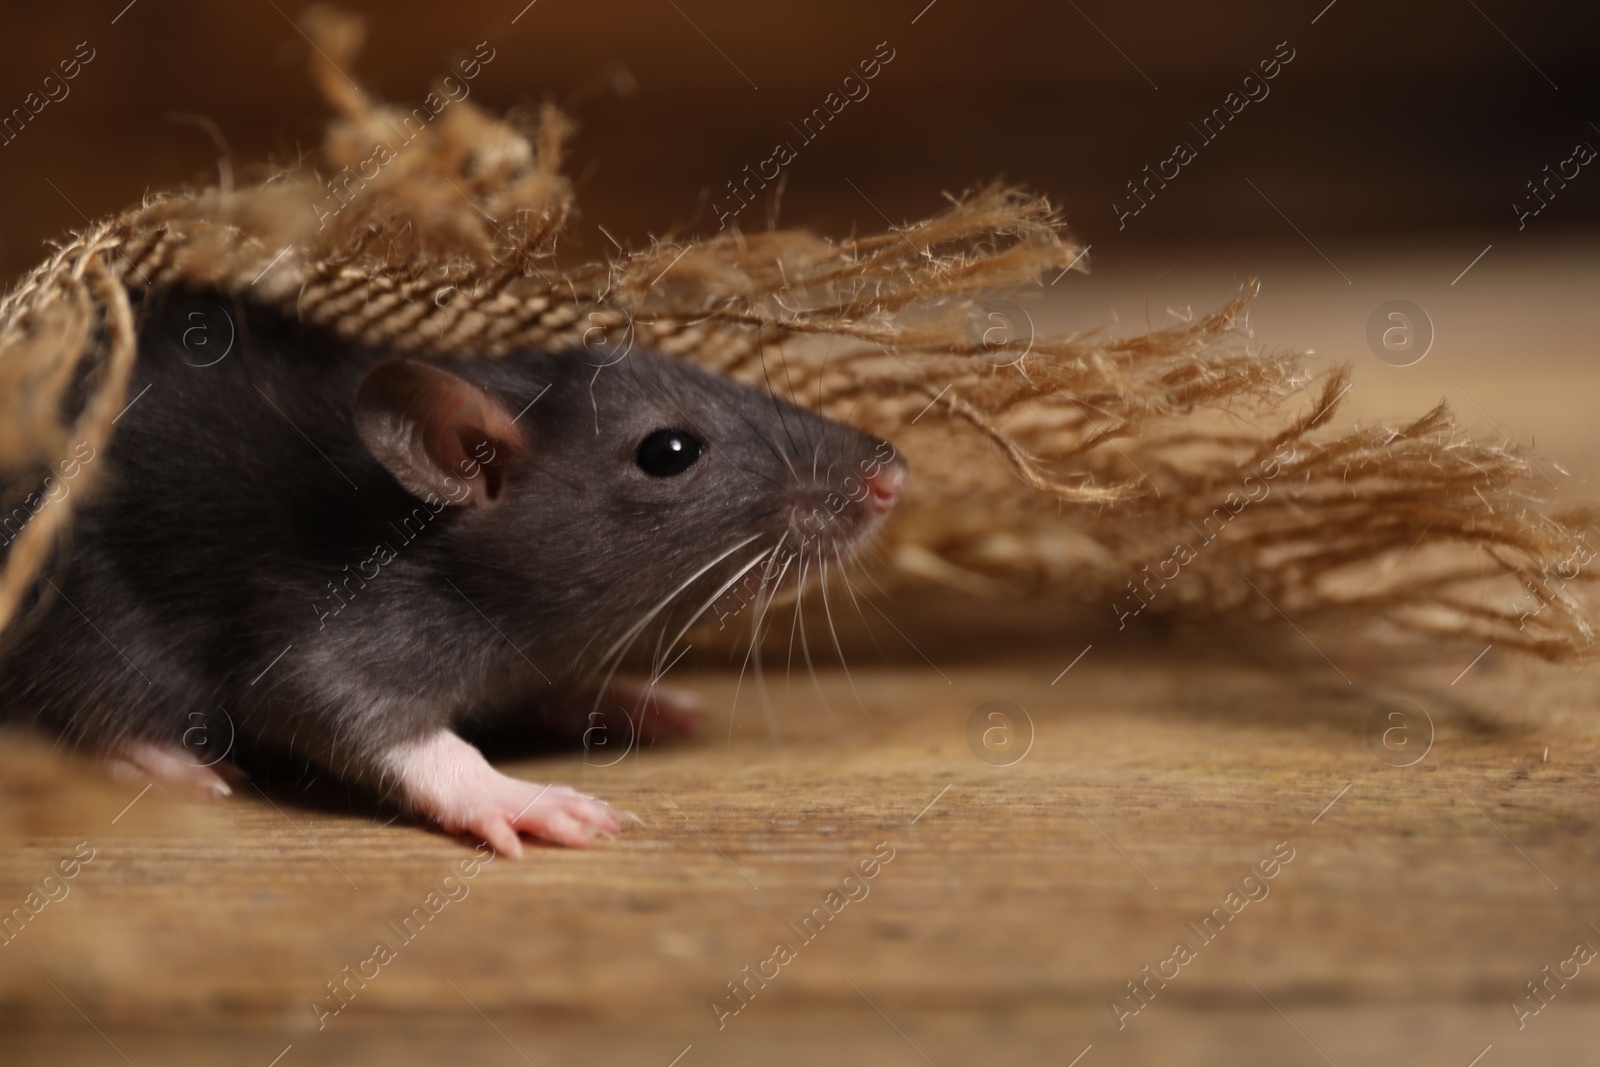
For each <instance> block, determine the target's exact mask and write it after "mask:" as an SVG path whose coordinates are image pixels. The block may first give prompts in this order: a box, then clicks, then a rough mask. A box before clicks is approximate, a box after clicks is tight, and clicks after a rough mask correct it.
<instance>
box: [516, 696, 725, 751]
mask: <svg viewBox="0 0 1600 1067" xmlns="http://www.w3.org/2000/svg"><path fill="white" fill-rule="evenodd" d="M546 713H547V714H550V715H553V716H554V717H555V718H556V719H557V720H558V721H559V722H560V723H561V724H562V728H563V729H564V731H565V732H566V733H567V734H569V735H570V736H572V737H573V739H574V740H575V741H578V742H580V743H581V744H582V745H583V746H584V747H585V748H594V747H595V746H597V745H616V746H618V747H621V748H629V749H631V748H632V747H633V745H634V744H635V743H636V742H637V743H641V744H645V745H653V744H655V743H656V742H657V741H661V740H665V739H668V738H673V737H687V736H690V735H693V734H697V733H699V732H700V728H701V726H703V725H704V724H705V718H706V713H705V706H704V705H703V704H701V703H700V698H699V697H697V696H695V695H694V694H693V693H689V692H685V691H684V690H682V689H674V688H672V687H671V686H665V685H660V684H659V683H658V684H656V685H642V684H640V683H638V682H612V683H611V684H610V685H607V686H606V687H605V688H604V689H598V688H579V689H575V690H572V691H570V692H567V693H564V694H562V695H561V696H560V697H558V698H557V699H556V700H554V701H552V702H551V703H550V704H549V705H548V706H547V708H546ZM580 731H581V734H580Z"/></svg>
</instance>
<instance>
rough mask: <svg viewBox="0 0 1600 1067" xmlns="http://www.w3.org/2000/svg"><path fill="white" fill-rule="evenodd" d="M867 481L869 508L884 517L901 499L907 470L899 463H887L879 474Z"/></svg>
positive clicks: (879, 470)
mask: <svg viewBox="0 0 1600 1067" xmlns="http://www.w3.org/2000/svg"><path fill="white" fill-rule="evenodd" d="M865 480H866V483H867V507H869V508H871V509H872V510H873V511H875V512H877V513H878V514H879V515H882V514H883V513H884V512H886V511H888V510H889V509H890V508H892V507H894V502H895V501H896V500H899V499H900V491H901V490H902V489H904V488H905V484H906V469H905V467H903V466H901V465H900V464H898V463H885V464H884V465H883V466H882V467H880V468H879V469H878V473H877V474H874V475H872V477H870V478H867V479H865Z"/></svg>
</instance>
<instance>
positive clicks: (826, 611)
mask: <svg viewBox="0 0 1600 1067" xmlns="http://www.w3.org/2000/svg"><path fill="white" fill-rule="evenodd" d="M817 559H818V562H819V563H821V565H822V614H823V616H824V617H826V618H827V620H828V632H829V633H830V634H832V635H833V648H834V651H835V652H837V653H839V667H840V668H841V669H842V670H843V671H844V680H845V681H846V682H848V683H850V695H851V696H853V697H855V700H856V707H858V708H860V709H861V714H863V715H865V716H866V717H867V721H868V722H869V723H872V727H873V729H877V726H878V724H877V723H876V722H875V721H873V718H872V713H871V712H870V711H868V710H867V705H866V704H865V703H864V702H863V701H862V699H861V693H860V691H859V690H858V689H856V680H855V678H854V677H853V676H852V675H851V674H850V664H849V663H847V662H845V656H844V645H842V644H840V642H839V631H838V630H837V629H835V628H834V625H833V607H832V605H830V604H829V603H828V577H829V576H828V561H827V559H825V558H824V557H823V556H822V552H821V550H820V549H819V550H818V552H817Z"/></svg>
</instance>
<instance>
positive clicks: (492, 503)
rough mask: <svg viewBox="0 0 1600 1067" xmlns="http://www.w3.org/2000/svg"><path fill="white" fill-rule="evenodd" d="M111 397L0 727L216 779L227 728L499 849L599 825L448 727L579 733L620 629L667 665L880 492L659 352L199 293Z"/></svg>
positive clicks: (12, 657) (3, 689)
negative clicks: (699, 625)
mask: <svg viewBox="0 0 1600 1067" xmlns="http://www.w3.org/2000/svg"><path fill="white" fill-rule="evenodd" d="M196 308H198V309H199V311H198V313H197V311H196V310H195V309H196ZM197 315H198V317H197ZM235 324H236V328H237V340H236V341H235V342H234V344H233V346H232V351H231V352H229V353H228V354H227V355H226V356H225V358H221V359H217V355H218V353H219V352H221V351H222V348H223V344H224V342H225V341H227V339H228V338H227V336H226V335H227V334H228V333H230V332H232V328H233V327H234V326H235ZM197 329H204V330H206V331H207V336H206V337H205V338H204V344H196V343H195V342H196V340H197V337H196V335H195V334H194V331H195V330H197ZM585 355H587V356H588V357H589V358H588V360H586V359H585ZM213 360H215V362H212V361H213ZM202 364H208V365H202ZM128 396H129V398H130V399H132V400H133V403H132V405H131V406H130V407H129V408H128V409H127V410H126V411H125V412H124V414H123V415H122V416H121V417H120V419H119V421H118V425H117V435H116V437H115V438H114V439H113V441H112V444H111V446H110V447H109V448H108V449H107V450H106V454H105V455H103V456H101V457H98V458H97V459H96V461H95V462H103V463H105V464H106V466H107V467H108V468H109V470H108V471H107V474H108V475H109V478H108V484H107V485H106V486H105V489H104V491H103V492H102V493H101V494H100V495H99V496H97V497H95V498H94V499H93V500H92V502H90V503H88V504H85V505H82V506H80V507H79V509H78V510H77V513H76V515H75V519H74V529H73V535H72V541H71V545H70V548H69V550H68V555H67V557H66V560H65V562H64V564H63V565H62V566H61V567H59V568H58V569H57V572H56V573H55V575H54V577H53V583H54V585H55V586H56V587H57V589H55V590H52V589H51V588H50V587H48V586H47V587H46V588H45V593H46V594H47V596H54V598H55V601H56V602H55V603H53V604H51V605H50V607H49V609H48V610H47V611H46V612H45V613H44V614H43V616H42V618H41V619H40V620H39V621H38V622H37V624H36V625H34V626H32V627H30V628H28V629H27V630H25V631H24V632H23V633H22V634H21V635H20V636H19V637H18V638H17V640H16V641H15V643H14V645H13V647H10V648H9V649H8V650H7V652H6V653H5V657H4V659H3V660H0V714H4V715H5V716H7V717H11V718H21V719H31V720H33V721H36V722H38V723H39V724H41V725H42V726H44V727H45V728H47V729H49V730H51V731H53V732H55V733H57V734H58V735H60V736H61V737H63V738H64V739H66V741H67V742H68V743H70V744H73V745H77V746H82V747H85V748H89V749H92V750H95V751H98V752H101V753H104V754H106V755H107V756H111V757H121V758H123V759H127V760H131V761H133V762H135V763H137V764H139V765H140V766H141V767H142V768H144V769H145V770H147V771H149V772H154V773H158V774H159V773H161V772H163V771H166V772H173V771H177V772H179V774H180V775H188V776H189V777H190V778H191V779H192V778H194V777H195V776H196V774H198V775H199V777H200V778H201V779H203V780H206V781H207V783H208V784H210V785H212V787H213V788H215V789H217V790H218V791H223V790H225V787H223V786H222V784H221V781H220V779H215V778H214V776H212V775H211V774H210V772H208V771H201V770H200V769H199V768H197V767H196V766H195V765H196V764H200V763H203V762H207V760H205V759H203V758H201V757H200V756H199V755H198V754H197V753H199V752H203V751H204V750H203V749H201V750H195V749H193V747H192V746H190V752H188V753H186V752H185V749H184V747H183V743H184V741H185V734H186V731H189V732H193V731H194V730H195V729H196V727H197V725H202V724H203V725H204V726H205V728H206V730H207V731H208V733H209V734H211V736H210V737H208V738H207V741H208V743H211V744H217V743H219V742H217V740H216V737H217V736H220V735H222V734H225V733H227V732H230V731H235V730H236V731H237V732H238V734H239V736H240V737H241V738H243V739H245V740H246V741H248V742H249V745H250V747H252V748H256V749H266V750H270V749H274V748H276V749H284V750H288V751H291V752H293V753H295V754H296V755H298V756H300V757H303V758H305V759H309V760H311V761H313V762H315V763H317V764H319V765H321V766H323V767H325V768H327V769H329V770H331V771H333V772H334V773H336V774H338V775H340V776H341V777H344V778H346V779H348V780H351V781H355V782H359V783H361V784H363V785H366V786H368V787H371V788H375V789H379V790H382V791H385V792H392V793H393V794H395V795H396V796H397V797H398V799H400V800H401V801H402V802H403V803H405V804H407V805H408V806H410V807H412V808H413V809H416V810H418V811H421V812H423V813H425V814H427V815H430V816H432V817H434V818H436V819H437V820H439V821H440V822H441V824H443V825H444V826H445V827H446V828H447V829H451V830H455V831H470V832H474V833H477V834H478V835H480V836H482V837H484V838H486V839H487V840H489V842H490V843H491V844H493V845H495V846H496V847H497V848H500V849H502V850H506V851H516V849H517V842H516V834H517V831H519V830H521V831H527V832H531V833H535V834H538V835H540V836H544V837H548V838H551V839H554V840H559V841H563V842H566V843H569V844H586V843H588V842H589V841H590V840H592V839H593V837H594V836H595V834H596V833H607V832H614V831H615V830H616V829H617V826H618V821H617V817H616V814H615V813H614V812H613V811H612V810H611V809H610V808H609V807H607V806H605V805H604V804H601V803H600V802H598V801H594V800H591V799H589V798H586V797H583V796H582V795H581V794H577V793H574V792H572V791H571V790H566V789H562V788H560V787H540V786H535V785H532V784H531V783H526V782H521V781H519V780H516V779H511V778H506V777H504V776H502V775H499V774H498V773H497V772H495V771H494V770H493V769H492V768H490V767H489V765H488V764H487V763H486V762H485V761H484V760H483V758H482V756H481V755H479V754H478V753H477V752H476V750H475V749H472V748H471V747H470V746H469V745H467V744H466V743H465V742H464V741H462V740H460V738H459V737H458V736H457V735H456V734H455V733H454V732H453V728H454V727H456V726H457V725H459V724H462V723H465V722H468V721H470V720H473V719H476V718H481V717H485V716H489V715H492V714H507V713H509V714H523V715H527V716H535V715H539V714H540V713H541V712H540V708H541V707H543V708H544V709H545V710H546V712H548V710H549V709H550V708H552V707H556V708H569V709H571V711H572V713H573V714H575V715H577V716H578V717H579V718H581V717H582V716H583V715H584V714H585V713H586V712H587V711H588V710H589V709H590V707H592V706H594V705H593V700H592V699H590V698H592V697H593V696H594V695H595V694H596V693H598V692H599V689H597V688H596V686H597V684H598V685H603V684H605V682H607V681H609V673H608V672H610V671H612V670H614V669H615V666H616V661H617V659H618V658H619V657H620V656H621V655H622V654H623V653H624V652H626V650H627V647H628V646H629V645H631V644H634V643H636V642H637V643H640V644H642V645H643V647H645V648H647V649H654V650H655V651H657V652H658V653H660V652H663V651H665V650H666V649H667V648H668V647H669V646H670V644H671V643H672V641H673V640H674V639H675V636H676V635H678V634H679V633H680V631H681V630H682V628H684V627H685V626H687V625H688V624H690V623H691V622H692V621H693V619H694V618H695V617H696V616H697V615H698V614H699V613H700V612H701V611H703V610H704V608H705V607H706V606H707V605H708V602H709V600H710V599H711V598H713V597H714V595H715V594H716V593H717V592H718V591H719V590H721V589H723V588H725V583H729V582H731V581H732V580H733V579H734V578H736V577H737V576H738V575H739V574H740V573H742V572H744V571H745V570H746V569H747V568H748V567H750V566H752V565H755V564H758V563H759V561H761V560H762V559H763V557H769V556H771V557H773V558H776V556H775V554H776V553H778V552H779V551H781V549H780V542H783V543H786V544H788V545H789V546H790V547H789V550H790V552H793V551H794V549H795V548H797V547H799V546H801V545H802V543H804V542H808V541H809V542H811V545H810V547H807V548H805V549H804V551H807V552H810V551H823V550H826V551H827V552H829V553H830V554H832V553H833V552H834V551H836V550H841V549H842V550H846V551H848V550H849V549H851V548H853V547H855V545H856V544H857V543H858V542H859V541H860V540H862V539H863V538H864V536H865V535H866V534H867V533H868V532H869V531H870V529H871V528H872V526H873V525H874V521H875V519H876V518H877V517H878V516H879V515H881V513H882V512H884V511H886V510H887V509H888V506H889V505H890V504H892V503H893V500H894V497H895V495H896V494H897V492H898V488H899V485H900V483H901V481H902V479H903V465H902V464H901V463H900V462H899V460H898V459H896V458H895V457H894V455H893V451H892V449H889V448H888V446H886V445H884V444H883V443H882V442H879V441H877V440H875V439H873V438H870V437H867V436H866V435H864V434H861V433H859V432H857V431H855V430H852V429H850V428H848V427H845V426H843V425H841V424H838V423H834V422H831V421H829V420H826V419H822V418H820V417H818V416H815V415H811V414H809V413H806V412H803V411H801V410H799V409H798V408H795V407H793V406H791V405H788V404H786V403H784V402H782V401H780V400H777V399H775V398H773V397H771V396H769V395H767V394H765V393H761V392H757V391H755V390H752V389H748V388H745V387H743V386H740V385H737V384H734V383H732V382H729V381H727V380H725V379H722V378H719V377H716V376H713V375H710V374H707V373H705V372H702V371H699V370H697V369H695V368H693V367H690V366H688V365H686V364H684V363H682V362H681V361H677V360H669V359H663V358H660V357H649V356H644V355H640V354H633V355H630V356H628V357H627V358H624V359H619V360H617V361H616V362H615V363H612V364H611V365H609V366H597V361H596V360H595V358H594V354H593V353H584V354H579V353H558V354H552V353H543V352H522V353H514V354H512V355H510V356H507V357H505V358H503V359H498V360H460V361H452V360H437V359H399V358H396V357H394V356H393V354H390V353H384V352H377V351H368V350H361V349H354V348H351V347H349V346H347V345H344V344H342V343H339V342H337V341H334V340H332V339H330V338H328V337H326V336H325V335H323V334H321V333H319V332H317V331H314V330H310V329H306V328H303V327H300V326H299V325H297V324H295V323H292V322H287V321H284V320H281V319H278V318H275V317H273V316H268V315H263V314H260V313H252V314H250V315H249V316H248V317H246V318H242V319H241V318H240V316H239V315H238V314H237V312H235V313H233V314H231V315H230V314H226V313H224V312H223V311H222V309H221V307H220V306H219V305H216V304H215V303H207V302H204V301H202V302H193V301H191V302H189V303H187V304H182V305H179V306H177V307H176V308H172V307H168V308H163V309H154V310H153V311H151V312H150V313H149V314H148V315H147V321H146V323H145V325H144V328H143V330H142V333H141V340H140V357H139V362H138V366H137V368H136V370H135V373H134V377H133V381H132V383H131V384H130V387H129V390H128ZM841 485H842V486H843V488H841ZM852 485H854V486H857V487H864V488H862V489H861V491H859V492H856V491H854V490H852V489H851V486H852ZM830 493H831V494H833V496H832V497H831V498H830V497H829V494H830ZM840 494H846V495H848V496H850V497H854V499H852V500H850V501H849V503H848V506H845V507H843V508H842V509H841V508H840V507H839V506H838V505H837V503H831V504H829V505H828V506H827V507H824V500H825V498H827V499H830V500H832V501H835V502H837V501H839V500H844V499H845V496H841V495H840ZM818 509H822V511H823V513H826V514H830V515H832V518H831V519H830V521H828V522H826V523H822V524H818V523H817V522H816V521H815V520H812V522H811V523H810V526H812V527H816V526H819V525H820V527H821V528H820V531H819V532H817V533H815V534H813V533H812V532H808V530H807V529H805V528H802V527H801V525H800V522H801V520H802V519H806V518H807V517H809V516H812V515H813V514H814V513H817V512H818ZM835 512H836V514H833V513H835ZM796 569H797V570H798V568H796ZM585 692H587V693H588V696H587V697H580V696H579V694H582V693H585ZM632 699H633V700H634V702H635V703H637V704H638V708H637V709H630V710H640V711H643V710H646V709H649V710H654V711H657V712H665V713H666V714H667V717H668V718H669V720H670V719H671V717H672V715H673V714H674V713H679V714H681V713H682V712H683V711H684V710H685V709H683V708H681V707H679V706H677V705H675V704H673V703H671V702H670V701H666V700H664V699H663V698H650V697H646V696H644V695H642V694H641V693H639V692H637V691H636V692H635V694H634V695H633V698H632ZM224 723H225V724H226V725H223V724H224ZM212 751H213V752H214V751H215V750H214V749H213V750H212ZM164 761H165V762H164Z"/></svg>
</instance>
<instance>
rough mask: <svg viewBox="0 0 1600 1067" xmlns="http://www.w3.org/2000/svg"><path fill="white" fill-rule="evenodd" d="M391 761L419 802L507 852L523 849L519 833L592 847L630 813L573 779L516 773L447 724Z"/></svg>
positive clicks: (412, 800)
mask: <svg viewBox="0 0 1600 1067" xmlns="http://www.w3.org/2000/svg"><path fill="white" fill-rule="evenodd" d="M386 762H387V763H388V766H389V770H390V771H391V772H393V773H394V775H395V776H396V778H398V780H399V783H400V790H401V792H402V793H403V794H404V796H405V798H406V801H407V802H408V803H409V804H410V805H411V807H412V808H413V809H415V810H417V811H419V812H421V813H423V814H425V815H428V816H430V817H432V818H433V819H434V820H435V821H436V822H438V824H439V825H440V826H441V827H443V828H444V829H445V830H448V831H450V832H451V833H458V834H464V833H470V834H476V835H477V836H478V837H480V838H482V839H483V840H485V841H487V842H488V843H489V844H490V845H491V846H492V847H493V848H494V849H495V851H497V852H500V853H503V854H505V855H508V856H520V855H522V841H521V839H520V837H519V836H518V835H519V834H523V833H526V834H532V835H533V836H535V837H541V838H544V839H545V840H546V841H554V842H556V843H557V844H561V845H570V846H572V847H573V848H586V847H588V846H589V845H592V844H594V842H595V840H596V839H597V838H600V837H610V836H611V835H612V834H615V833H616V832H617V831H618V830H620V829H622V823H623V820H624V818H625V816H624V815H623V813H621V812H619V811H617V810H616V809H615V808H613V807H612V806H611V805H609V804H607V803H605V802H604V801H601V800H596V799H595V798H594V797H591V796H588V795H587V794H584V793H580V792H578V791H577V790H575V789H572V788H570V787H568V786H564V785H539V784H537V783H534V782H525V781H523V780H521V779H520V778H509V777H507V776H506V775H503V774H501V773H500V772H499V771H497V770H495V769H494V768H493V767H491V766H490V765H489V762H488V761H487V760H485V759H484V758H483V754H482V753H480V752H479V751H478V750H477V749H475V748H473V747H472V746H471V745H469V744H467V743H466V742H465V741H463V740H461V738H459V737H457V736H456V735H455V734H453V733H451V732H450V731H448V730H441V731H439V732H438V733H437V734H434V735H433V736H432V737H428V738H424V739H423V740H421V741H416V742H413V743H411V744H409V745H403V746H401V747H399V748H397V749H395V750H394V751H393V752H391V753H390V754H389V756H388V759H387V761H386Z"/></svg>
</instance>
